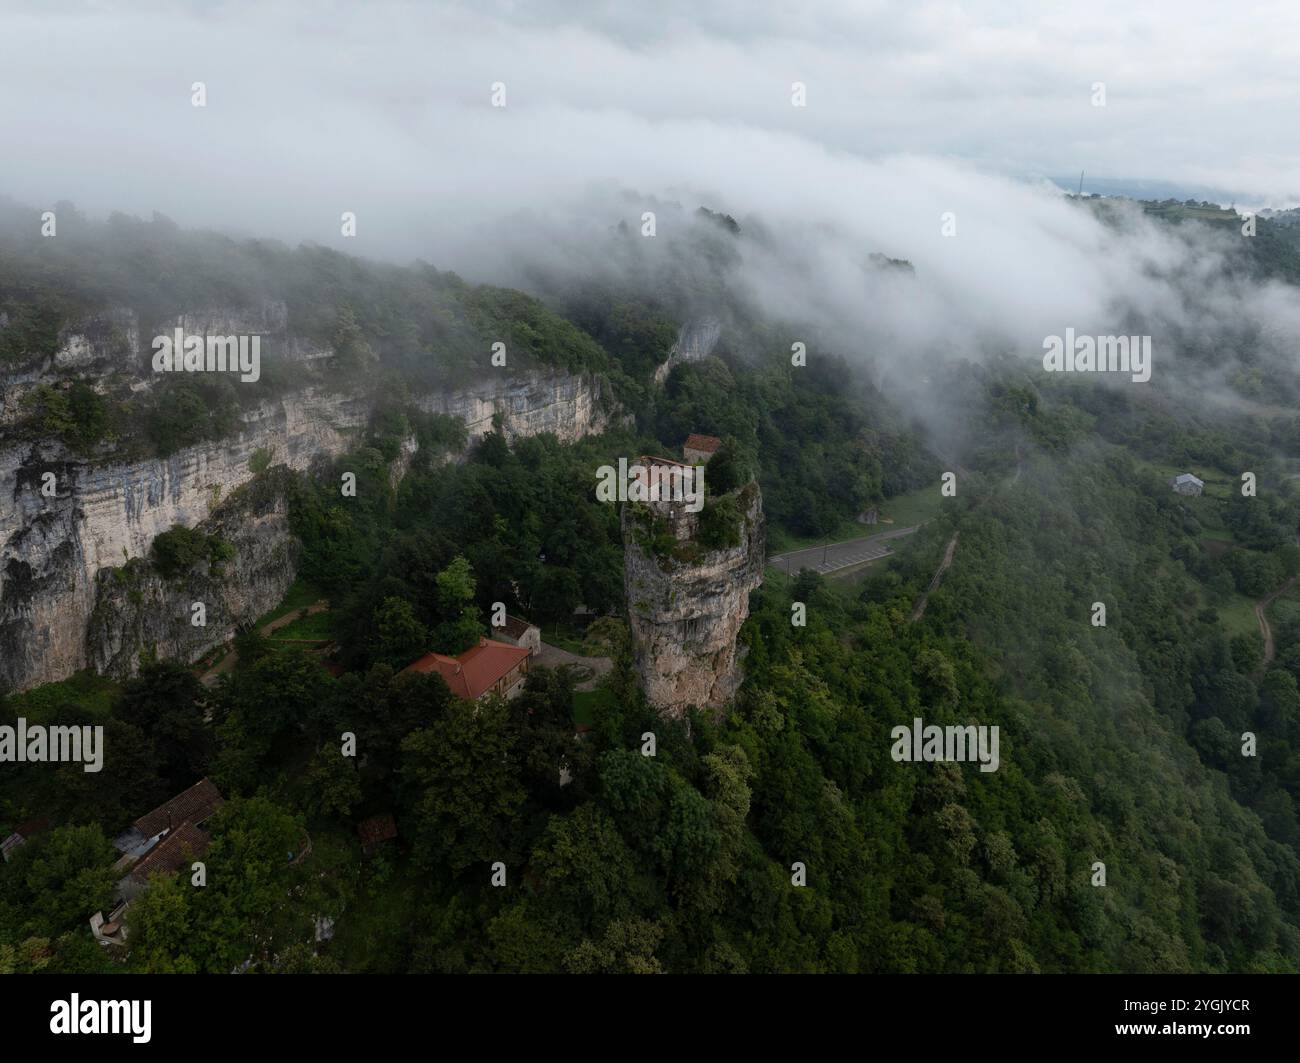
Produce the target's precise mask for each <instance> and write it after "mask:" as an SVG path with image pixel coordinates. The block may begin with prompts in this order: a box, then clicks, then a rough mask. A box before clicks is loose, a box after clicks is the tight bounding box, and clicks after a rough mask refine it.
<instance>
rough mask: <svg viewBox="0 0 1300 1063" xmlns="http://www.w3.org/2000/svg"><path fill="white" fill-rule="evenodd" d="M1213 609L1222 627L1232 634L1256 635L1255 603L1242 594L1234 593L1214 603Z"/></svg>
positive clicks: (1257, 628) (1257, 625)
mask: <svg viewBox="0 0 1300 1063" xmlns="http://www.w3.org/2000/svg"><path fill="white" fill-rule="evenodd" d="M1213 608H1214V611H1215V612H1217V613H1218V614H1219V621H1220V623H1222V624H1223V629H1224V631H1226V632H1227V633H1228V635H1229V636H1230V637H1231V636H1233V635H1251V634H1253V635H1258V634H1259V621H1258V620H1257V619H1256V617H1255V603H1254V601H1253V600H1252V599H1250V598H1247V597H1246V596H1245V595H1244V594H1234V595H1232V596H1231V597H1229V598H1226V599H1224V601H1222V602H1218V603H1215V604H1214V606H1213Z"/></svg>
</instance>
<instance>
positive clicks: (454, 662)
mask: <svg viewBox="0 0 1300 1063" xmlns="http://www.w3.org/2000/svg"><path fill="white" fill-rule="evenodd" d="M532 655H533V651H532V650H531V649H530V648H529V647H527V646H511V645H509V644H508V643H505V642H498V641H496V640H495V639H485V638H480V639H479V640H478V645H477V646H471V647H470V648H469V649H467V650H466V651H465V652H464V653H462V654H459V655H458V656H456V657H448V656H447V655H446V654H443V653H429V654H425V656H423V657H421V658H420V659H419V660H418V661H416V662H415V663H414V664H411V665H408V666H407V667H406V668H405V669H403V671H405V672H421V673H428V672H437V673H438V674H439V675H440V676H442V678H443V682H445V683H446V684H447V687H448V689H449V690H450V691H451V692H452V694H454V695H455V696H456V697H458V698H464V699H465V700H466V701H478V700H479V699H480V698H485V697H487V696H488V695H489V694H500V695H501V696H502V697H505V698H510V697H514V696H515V694H517V693H519V691H520V690H521V689H522V686H521V684H522V683H523V679H524V676H526V675H527V674H528V665H529V660H530V658H531V657H532Z"/></svg>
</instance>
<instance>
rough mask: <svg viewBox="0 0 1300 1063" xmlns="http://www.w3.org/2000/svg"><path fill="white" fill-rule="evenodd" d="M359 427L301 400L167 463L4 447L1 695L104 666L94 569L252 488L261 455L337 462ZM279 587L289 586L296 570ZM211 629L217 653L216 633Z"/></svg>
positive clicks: (346, 410)
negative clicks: (95, 636)
mask: <svg viewBox="0 0 1300 1063" xmlns="http://www.w3.org/2000/svg"><path fill="white" fill-rule="evenodd" d="M366 417H367V410H366V409H365V408H364V405H363V404H361V403H359V402H356V401H354V400H351V399H348V398H346V397H344V396H339V395H327V394H321V393H318V392H315V391H308V392H303V393H297V394H293V395H288V396H285V397H284V398H282V399H278V400H276V401H274V402H269V403H266V404H264V405H262V406H259V407H257V408H256V409H254V410H253V411H252V412H251V413H250V414H248V415H247V417H246V420H245V425H244V429H243V431H241V432H240V433H239V434H238V435H236V436H234V437H232V438H229V439H224V440H220V441H218V442H214V443H208V444H203V445H199V446H194V447H189V448H186V449H184V450H181V451H178V452H177V453H176V454H173V455H172V456H171V457H168V458H163V459H147V460H142V461H134V462H112V461H109V462H101V463H96V462H94V461H90V460H84V459H78V458H74V457H72V456H71V455H69V454H68V453H67V452H66V451H65V450H64V449H63V447H62V446H61V445H59V444H41V443H38V444H30V443H27V444H15V445H11V446H8V447H0V689H14V690H22V689H25V688H26V687H29V686H34V685H36V684H38V683H48V682H52V681H54V680H56V679H63V678H65V677H67V676H68V675H71V674H72V673H73V672H76V671H79V670H80V669H82V668H85V667H86V666H87V665H89V664H92V663H97V660H100V659H104V655H103V653H102V652H100V653H99V654H98V658H97V657H96V655H95V654H92V653H91V651H90V648H89V646H88V644H87V625H88V622H89V619H90V616H91V614H92V613H93V612H94V611H95V608H96V603H97V597H98V594H99V593H100V592H101V590H103V589H104V588H105V587H106V585H104V584H101V583H100V582H99V580H98V575H99V573H100V570H102V569H115V568H117V567H119V566H122V565H124V564H126V562H128V561H130V560H131V559H133V558H141V557H144V556H145V555H147V554H148V552H149V548H150V547H151V546H152V544H153V540H154V537H155V536H157V535H158V534H159V533H160V532H164V531H167V530H168V529H169V528H171V527H172V526H173V525H175V524H183V525H185V526H186V527H194V526H196V525H198V524H200V523H201V522H203V521H204V520H206V519H207V518H208V517H209V516H210V515H211V514H212V513H213V512H214V510H215V509H216V508H217V506H218V504H219V503H220V501H221V500H222V499H223V498H224V497H227V496H228V495H229V494H230V493H231V492H232V491H233V490H234V489H235V488H237V487H239V486H241V485H242V484H244V483H247V482H248V481H249V480H250V479H252V478H253V475H254V474H253V471H252V470H251V469H250V467H249V463H250V459H252V458H253V456H254V455H255V454H257V453H258V452H259V451H261V452H262V453H263V454H266V455H268V456H269V457H270V459H271V461H273V462H274V463H275V464H283V465H285V466H287V467H288V468H290V469H294V470H298V471H302V470H306V469H307V468H309V467H310V466H311V465H312V464H313V463H314V462H316V461H317V460H320V459H324V458H329V457H333V456H337V455H339V454H341V453H343V452H344V451H345V450H346V449H347V447H348V445H349V442H350V440H351V439H352V438H353V436H354V434H355V431H356V429H358V428H359V427H360V426H362V425H363V424H365V421H366ZM47 473H53V476H54V479H53V481H48V480H47V478H46V475H45V474H47ZM46 483H52V484H53V488H54V496H53V497H48V496H47V495H46V493H45V492H44V491H43V490H42V488H43V486H44V485H45V484H46ZM285 577H286V578H287V580H290V581H291V580H292V578H293V573H292V569H291V568H289V569H286V572H285ZM285 585H286V586H287V583H286V584H285ZM272 604H274V603H272ZM211 608H212V606H211V604H209V609H211ZM232 608H234V607H232ZM186 615H187V617H188V609H187V611H186ZM184 623H185V624H186V625H188V624H189V620H188V618H186V619H184ZM196 630H197V631H198V632H199V634H200V635H202V634H203V633H204V629H196ZM207 630H208V642H209V645H215V644H216V642H217V641H219V640H218V639H217V638H216V632H215V631H212V629H211V628H209V629H207ZM155 641H159V642H165V640H155Z"/></svg>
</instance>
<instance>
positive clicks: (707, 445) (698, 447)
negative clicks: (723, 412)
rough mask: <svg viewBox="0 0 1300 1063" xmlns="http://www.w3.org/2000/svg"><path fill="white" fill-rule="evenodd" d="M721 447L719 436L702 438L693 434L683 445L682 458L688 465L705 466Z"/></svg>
mask: <svg viewBox="0 0 1300 1063" xmlns="http://www.w3.org/2000/svg"><path fill="white" fill-rule="evenodd" d="M720 446H722V440H721V439H719V438H718V437H717V436H702V435H699V434H698V433H696V432H692V433H691V434H690V435H688V436H687V437H686V442H685V443H683V444H682V457H683V458H684V459H685V460H686V464H688V465H703V464H704V463H705V462H707V461H708V460H709V459H710V458H711V457H713V455H714V454H715V453H717V450H718V448H719V447H720Z"/></svg>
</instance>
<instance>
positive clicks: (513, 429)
mask: <svg viewBox="0 0 1300 1063" xmlns="http://www.w3.org/2000/svg"><path fill="white" fill-rule="evenodd" d="M183 321H184V324H183V327H185V328H186V329H187V330H188V329H191V328H192V329H194V330H195V331H202V330H203V329H204V328H207V329H226V328H229V327H230V326H233V325H249V324H252V325H257V324H259V323H258V322H256V321H243V322H236V321H234V320H233V319H220V320H218V319H217V318H215V317H211V316H209V317H208V318H205V319H204V320H202V321H200V320H198V319H197V318H192V317H190V316H187V317H185V318H184V319H183ZM264 323H265V324H268V325H274V324H275V321H274V320H270V321H267V322H264ZM72 335H76V336H85V335H87V333H85V332H78V333H74V334H72ZM94 335H95V337H97V338H96V339H94V340H87V341H86V344H83V343H82V342H81V341H74V340H72V339H69V341H68V344H67V345H66V347H67V349H68V350H69V351H74V352H75V351H84V350H85V349H86V345H87V344H90V347H91V349H92V352H93V351H97V350H98V348H94V344H95V343H99V342H101V340H102V341H103V342H111V343H116V342H118V340H117V337H116V335H115V334H113V333H110V332H109V331H107V330H103V331H101V332H98V333H95V334H94ZM79 357H80V356H79ZM98 360H99V354H98V353H95V354H94V357H93V358H92V361H91V363H87V364H92V365H93V364H95V363H96V362H97V361H98ZM29 375H30V376H31V380H29V381H27V383H26V384H21V385H19V386H35V382H36V381H38V380H39V376H38V375H35V374H29ZM18 379H19V374H10V375H9V376H8V377H6V378H5V379H4V381H3V383H4V385H5V386H4V394H5V396H6V398H5V403H6V405H8V404H10V403H11V401H12V400H11V399H10V398H9V395H10V392H11V386H13V385H14V382H15V381H16V380H18ZM21 379H23V380H26V379H27V378H26V377H23V378H21ZM604 389H605V385H603V383H602V382H601V381H600V380H598V379H593V378H585V377H574V376H570V375H568V374H565V373H560V372H533V373H528V374H520V375H519V376H513V377H510V376H505V375H502V376H500V377H489V378H487V379H486V380H485V381H484V383H482V384H478V385H474V386H471V387H467V388H463V389H459V390H455V391H446V392H441V393H436V394H434V395H431V396H426V398H425V400H424V402H423V403H422V405H423V406H424V408H425V409H426V410H432V411H436V412H440V413H446V414H450V415H452V416H457V417H460V418H462V419H464V420H465V422H466V425H467V428H468V432H469V436H470V440H471V442H472V441H473V440H474V439H475V438H477V437H479V436H481V435H483V434H485V433H486V432H488V431H490V430H491V429H492V424H493V417H494V415H497V414H500V416H501V420H502V427H503V431H504V432H505V434H506V435H507V437H510V438H513V437H516V436H529V435H537V434H540V433H543V432H551V433H554V434H555V435H556V436H558V437H559V438H560V439H562V440H564V441H568V442H571V441H573V440H575V439H578V438H581V437H582V436H585V435H589V434H594V433H599V432H602V431H604V430H605V429H606V428H607V427H608V426H609V425H610V423H611V421H612V420H613V419H614V418H615V417H616V416H617V414H616V412H615V411H616V406H615V404H614V403H613V402H612V401H611V400H610V398H609V396H608V395H607V394H606V392H605V390H604ZM368 418H369V408H368V405H367V403H366V402H365V401H364V400H360V399H354V398H349V397H346V396H341V395H335V394H329V393H325V392H321V391H318V390H315V389H307V390H304V391H300V392H293V393H290V394H288V395H285V396H283V397H281V398H277V399H275V400H271V401H268V402H266V403H263V404H261V405H259V406H256V407H254V408H252V409H251V410H250V411H248V412H246V413H245V414H244V424H243V426H242V429H241V431H240V432H239V433H238V434H236V435H235V436H232V437H230V438H227V439H223V440H220V441H216V442H212V443H205V444H201V445H198V446H194V447H189V448H186V449H184V450H181V451H179V452H177V453H176V454H173V455H171V456H170V457H168V458H163V459H156V458H148V459H141V460H135V461H115V460H113V459H112V458H84V457H79V456H76V455H73V454H71V453H69V452H68V451H67V450H66V449H65V448H64V447H63V446H62V445H61V444H59V443H56V442H51V441H41V442H37V443H31V442H27V441H22V442H19V441H12V442H9V443H7V444H5V443H0V691H2V690H23V689H26V688H28V687H31V686H35V685H37V684H40V683H47V682H52V681H54V680H58V679H63V678H66V677H67V676H69V675H71V674H72V673H74V672H76V671H79V670H81V669H82V668H86V667H88V666H93V667H95V668H99V669H103V670H107V671H110V672H113V673H114V674H126V673H129V672H130V670H131V669H133V668H134V667H135V664H136V661H137V660H138V657H139V653H140V651H141V650H145V651H146V652H156V653H157V654H158V655H159V656H160V657H177V658H180V659H184V660H187V661H189V660H193V659H195V658H196V657H197V656H200V655H201V654H202V653H203V652H205V651H206V650H207V649H209V648H211V647H212V646H214V645H217V644H219V643H220V642H222V641H224V639H226V638H227V637H229V634H230V632H231V631H232V630H233V627H234V625H236V624H238V623H240V622H243V621H244V620H247V619H250V618H251V617H255V616H256V615H259V612H265V611H266V610H267V609H269V608H271V607H272V606H274V604H275V603H276V602H277V601H278V600H279V598H278V597H276V596H277V595H279V596H281V597H282V596H283V593H284V590H285V589H286V588H287V586H288V584H289V582H291V581H292V579H293V575H294V565H293V559H294V554H293V547H292V546H291V545H290V544H289V543H288V540H287V535H288V532H287V526H285V528H284V529H282V531H283V534H280V532H279V531H276V532H275V534H272V533H273V531H274V530H275V529H277V528H279V524H278V523H277V521H279V518H278V517H277V518H274V519H272V518H271V517H270V516H268V515H266V514H263V515H260V516H257V517H256V518H255V519H253V520H252V524H251V525H250V529H249V532H248V534H249V535H250V536H252V537H251V538H248V537H247V536H243V535H240V534H237V533H236V530H235V529H228V530H229V531H230V534H229V535H227V536H225V538H227V539H228V540H229V541H231V542H232V543H234V544H235V545H236V546H237V548H238V556H237V560H236V562H234V563H232V565H231V566H230V567H229V568H228V572H230V573H232V574H233V575H231V576H228V577H227V578H224V579H222V580H219V581H218V580H214V579H211V578H207V577H203V576H202V575H201V574H200V575H193V576H191V577H190V584H187V585H186V586H184V587H181V588H176V587H170V586H166V585H164V584H163V583H161V582H159V581H158V579H157V577H156V576H154V575H150V574H148V573H147V572H142V571H141V570H140V569H139V568H138V567H137V568H135V569H129V566H127V563H128V562H130V561H131V560H133V559H138V558H145V557H147V556H148V553H149V550H150V547H151V546H152V544H153V540H154V538H155V537H156V536H157V535H158V534H159V533H160V532H164V531H167V530H168V529H170V528H171V527H172V526H173V525H176V524H181V525H184V526H186V527H189V528H193V527H196V526H202V525H203V524H204V522H205V521H207V520H208V519H209V518H210V517H212V516H213V515H214V514H215V513H216V511H217V508H218V506H219V505H220V503H221V502H222V500H223V499H225V498H227V497H229V495H230V494H231V493H232V492H233V491H235V490H236V489H237V488H239V487H240V486H241V485H243V484H245V483H247V482H248V481H249V480H251V479H252V478H253V477H254V475H255V469H254V466H257V467H258V468H260V467H263V466H265V465H267V464H270V465H283V466H286V467H287V468H289V469H292V470H296V471H305V470H307V469H309V468H310V467H311V466H312V465H313V464H315V463H317V462H321V461H326V460H328V459H330V458H333V457H337V456H339V455H340V454H342V453H344V452H345V451H347V450H348V449H349V447H350V446H351V445H352V443H353V442H354V440H355V439H356V438H357V435H358V432H359V430H360V429H361V428H362V427H363V426H364V425H365V424H366V422H367V420H368ZM415 449H416V445H415V441H414V439H409V440H407V441H405V442H404V444H403V446H402V448H401V451H400V453H399V455H398V458H397V461H395V462H394V465H393V468H392V470H391V474H392V481H393V483H394V484H396V482H398V481H399V480H400V479H401V477H402V476H403V475H404V474H405V471H406V469H407V468H409V466H410V463H411V460H412V459H413V457H414V453H415ZM47 474H52V478H51V477H50V476H47ZM51 489H52V492H53V493H52V494H51V493H49V491H50V490H51ZM241 544H242V545H241ZM273 557H274V558H278V559H279V560H278V562H273V561H272V560H271V559H272V558H273ZM124 566H127V567H124ZM205 579H206V582H205ZM195 580H197V581H198V582H197V583H195V582H194V581H195ZM200 593H202V594H203V595H205V596H206V597H203V598H201V597H199V596H198V595H200ZM199 600H204V601H205V602H206V608H207V610H208V617H209V622H208V624H207V626H206V627H203V628H194V627H192V626H191V625H190V612H189V607H190V604H191V603H192V602H194V601H199ZM182 605H183V606H185V608H184V609H181V608H180V607H181V606H182ZM92 618H93V620H92Z"/></svg>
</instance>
